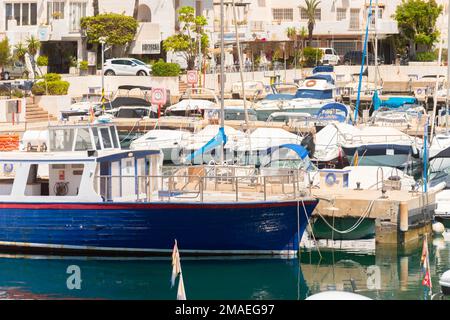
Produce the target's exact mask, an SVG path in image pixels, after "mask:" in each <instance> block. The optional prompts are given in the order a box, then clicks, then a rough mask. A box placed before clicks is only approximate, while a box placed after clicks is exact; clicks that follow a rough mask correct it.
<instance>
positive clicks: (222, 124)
mask: <svg viewBox="0 0 450 320" xmlns="http://www.w3.org/2000/svg"><path fill="white" fill-rule="evenodd" d="M223 1H224V0H220V127H221V128H222V130H225V129H224V128H225V100H224V99H225V44H224V41H225V25H224V20H225V11H224V4H223ZM224 153H225V148H224V145H223V144H222V146H221V147H220V162H221V163H224V161H225V154H224Z"/></svg>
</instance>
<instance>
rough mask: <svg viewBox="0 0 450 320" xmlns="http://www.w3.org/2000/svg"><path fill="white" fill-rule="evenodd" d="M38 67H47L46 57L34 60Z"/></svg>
mask: <svg viewBox="0 0 450 320" xmlns="http://www.w3.org/2000/svg"><path fill="white" fill-rule="evenodd" d="M36 63H37V65H38V67H46V66H48V57H47V56H39V57H38V58H37V60H36Z"/></svg>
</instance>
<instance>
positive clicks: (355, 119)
mask: <svg viewBox="0 0 450 320" xmlns="http://www.w3.org/2000/svg"><path fill="white" fill-rule="evenodd" d="M371 18H372V0H370V4H369V15H368V19H367V26H366V36H365V38H364V50H363V55H362V61H361V70H360V72H359V83H358V97H357V99H356V106H355V114H354V117H353V123H354V124H356V123H357V120H358V111H359V104H360V102H361V86H362V77H363V73H364V64H365V61H366V54H367V40H368V38H369V26H370V23H371Z"/></svg>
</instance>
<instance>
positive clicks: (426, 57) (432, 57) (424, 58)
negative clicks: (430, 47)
mask: <svg viewBox="0 0 450 320" xmlns="http://www.w3.org/2000/svg"><path fill="white" fill-rule="evenodd" d="M437 58H438V56H437V54H436V53H435V52H432V51H429V52H418V53H417V54H416V61H421V62H430V61H436V60H437Z"/></svg>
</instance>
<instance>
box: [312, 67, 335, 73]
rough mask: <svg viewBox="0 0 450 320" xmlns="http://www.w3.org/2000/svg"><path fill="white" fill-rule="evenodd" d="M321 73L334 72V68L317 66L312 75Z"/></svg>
mask: <svg viewBox="0 0 450 320" xmlns="http://www.w3.org/2000/svg"><path fill="white" fill-rule="evenodd" d="M320 72H334V67H333V66H317V67H315V68H314V69H313V71H312V73H313V74H316V73H320Z"/></svg>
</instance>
